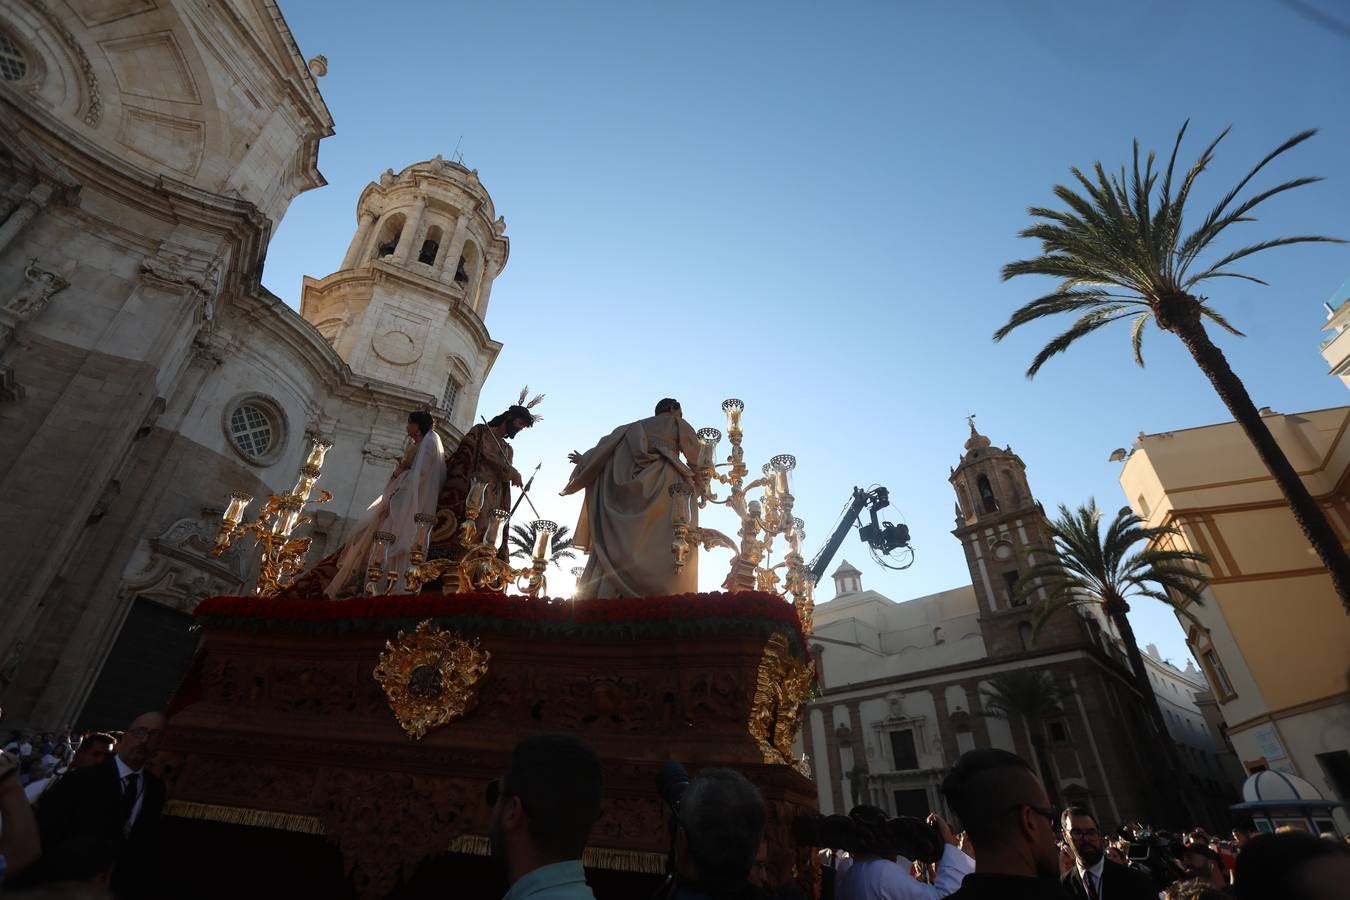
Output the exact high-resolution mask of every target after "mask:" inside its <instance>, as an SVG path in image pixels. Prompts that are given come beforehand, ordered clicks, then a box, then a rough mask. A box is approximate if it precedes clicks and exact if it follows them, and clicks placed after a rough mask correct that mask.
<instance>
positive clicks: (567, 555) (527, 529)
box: [509, 522, 577, 569]
mask: <svg viewBox="0 0 1350 900" xmlns="http://www.w3.org/2000/svg"><path fill="white" fill-rule="evenodd" d="M570 532H571V529H569V528H568V527H567V526H566V525H559V526H558V530H557V531H555V532H554V533H553V555H552V556H550V557H549V560H550V561H551V562H552V563H553V564H554V565H555V566H557V567H558V568H560V569H561V568H562V561H563V560H564V559H576V555H577V554H576V551H574V550H573V549H572V539H571V538H570V537H568V534H569V533H570ZM538 536H539V529H537V528H536V527H535V525H534V523H533V522H531V523H530V524H529V525H512V526H511V536H510V538H509V544H510V547H511V557H510V558H511V559H515V558H516V557H518V556H523V557H525V558H526V559H529V558H530V557H532V556H534V542H535V539H536V538H537V537H538Z"/></svg>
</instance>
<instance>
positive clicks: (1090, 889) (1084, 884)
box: [1060, 806, 1158, 900]
mask: <svg viewBox="0 0 1350 900" xmlns="http://www.w3.org/2000/svg"><path fill="white" fill-rule="evenodd" d="M1060 821H1061V823H1062V825H1063V829H1064V837H1065V838H1067V839H1068V840H1069V845H1070V846H1071V847H1072V848H1073V858H1074V864H1073V866H1072V867H1071V868H1070V869H1069V871H1067V872H1065V873H1064V875H1063V878H1062V880H1063V882H1064V884H1065V886H1066V887H1068V889H1069V890H1070V892H1072V894H1073V896H1075V897H1077V898H1078V900H1157V896H1158V892H1157V890H1156V889H1155V888H1154V887H1153V882H1152V880H1150V879H1149V877H1148V876H1147V875H1145V874H1143V873H1142V872H1136V871H1135V870H1134V869H1131V868H1129V867H1128V866H1122V865H1121V864H1120V863H1114V862H1111V860H1109V859H1107V858H1106V847H1105V844H1104V843H1103V841H1102V834H1101V830H1100V829H1099V828H1098V827H1097V819H1096V818H1095V817H1094V816H1093V815H1092V813H1090V812H1088V811H1087V810H1086V809H1084V808H1083V807H1081V806H1071V807H1069V808H1068V809H1066V810H1064V814H1063V815H1062V816H1061V817H1060Z"/></svg>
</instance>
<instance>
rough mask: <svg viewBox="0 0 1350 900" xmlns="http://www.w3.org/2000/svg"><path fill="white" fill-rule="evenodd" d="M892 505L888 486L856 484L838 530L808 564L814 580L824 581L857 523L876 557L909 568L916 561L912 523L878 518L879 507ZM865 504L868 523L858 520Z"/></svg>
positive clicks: (892, 566) (894, 566)
mask: <svg viewBox="0 0 1350 900" xmlns="http://www.w3.org/2000/svg"><path fill="white" fill-rule="evenodd" d="M890 505H891V492H890V491H888V490H886V489H885V488H884V487H881V486H879V485H873V486H872V487H870V488H868V489H867V490H863V489H862V488H857V487H855V488H854V489H853V498H852V499H851V500H849V502H848V504H847V505H846V506H845V507H844V514H843V515H842V516H840V518H839V524H838V525H837V526H835V529H834V533H833V534H831V535H830V539H829V540H828V541H826V542H825V546H824V547H821V548H820V552H819V553H817V554H816V555H815V556H814V557H813V558H812V559H811V562H810V564H809V565H808V566H807V568H808V569H809V570H810V572H811V581H812V582H814V583H819V582H820V579H821V577H822V576H823V575H824V574H825V569H826V567H828V566H829V564H830V560H832V559H834V555H835V554H836V553H838V552H839V548H840V547H841V546H843V544H844V536H845V535H847V534H848V530H849V529H850V528H853V527H855V526H856V527H857V528H858V537H860V538H862V541H863V543H864V544H866V545H867V546H868V548H869V549H870V550H871V551H872V559H874V560H876V562H877V563H878V564H879V565H882V566H885V567H886V568H888V569H895V570H901V569H908V568H909V567H910V566H912V565H914V548H913V547H911V546H910V545H909V528H908V526H906V525H903V524H901V525H896V524H894V523H891V522H881V521H878V520H877V511H878V510H881V509H885V508H886V507H888V506H890ZM863 507H866V508H867V511H868V513H870V515H871V519H872V521H871V522H870V523H869V524H867V525H860V524H859V521H858V517H859V516H860V515H861V513H862V511H863ZM896 551H903V552H902V553H897V552H896ZM902 561H903V562H902Z"/></svg>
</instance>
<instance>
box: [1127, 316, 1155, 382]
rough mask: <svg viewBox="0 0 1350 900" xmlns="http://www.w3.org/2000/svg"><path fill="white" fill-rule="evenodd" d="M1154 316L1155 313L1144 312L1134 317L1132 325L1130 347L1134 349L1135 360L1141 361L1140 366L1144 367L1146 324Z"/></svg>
mask: <svg viewBox="0 0 1350 900" xmlns="http://www.w3.org/2000/svg"><path fill="white" fill-rule="evenodd" d="M1151 318H1153V313H1151V312H1142V313H1140V314H1139V315H1137V316H1135V317H1134V322H1133V323H1132V324H1131V325H1130V349H1131V350H1133V351H1134V361H1135V362H1137V363H1139V368H1141V369H1142V368H1143V367H1144V326H1146V325H1148V320H1149V319H1151Z"/></svg>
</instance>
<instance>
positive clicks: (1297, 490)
mask: <svg viewBox="0 0 1350 900" xmlns="http://www.w3.org/2000/svg"><path fill="white" fill-rule="evenodd" d="M1160 324H1161V323H1160ZM1169 330H1171V331H1172V332H1173V333H1174V334H1176V335H1177V337H1179V338H1181V342H1182V343H1183V344H1185V345H1186V349H1187V350H1189V351H1190V352H1191V356H1192V357H1194V359H1195V363H1196V365H1198V366H1199V367H1200V371H1202V372H1204V373H1205V377H1206V378H1208V379H1209V381H1210V384H1212V385H1214V390H1215V391H1217V392H1218V394H1219V398H1220V399H1221V400H1223V403H1224V406H1227V407H1228V411H1229V412H1231V413H1232V414H1233V418H1234V419H1236V420H1237V423H1238V424H1239V425H1240V426H1242V430H1243V431H1244V432H1246V434H1247V438H1248V439H1249V440H1250V441H1251V442H1252V446H1253V447H1255V448H1256V454H1257V455H1258V456H1259V457H1261V462H1263V463H1265V466H1266V468H1267V469H1269V470H1270V474H1271V477H1273V478H1274V479H1275V483H1276V484H1277V485H1279V487H1280V492H1281V493H1283V494H1284V498H1285V500H1286V501H1287V502H1288V503H1289V509H1290V510H1291V511H1292V512H1293V514H1294V520H1295V521H1297V522H1298V527H1299V528H1300V529H1302V531H1303V534H1304V536H1305V537H1306V538H1307V539H1308V543H1310V544H1312V547H1313V549H1314V550H1315V551H1317V555H1318V556H1319V557H1320V558H1321V560H1322V564H1323V565H1324V566H1326V567H1327V572H1328V573H1329V574H1330V575H1331V585H1332V587H1333V588H1335V590H1336V593H1337V595H1339V596H1340V598H1341V605H1342V606H1344V607H1345V611H1346V612H1347V613H1350V555H1347V554H1346V552H1345V545H1344V544H1342V543H1341V539H1340V538H1339V537H1338V536H1337V534H1336V532H1335V530H1334V529H1332V527H1331V523H1330V522H1328V521H1327V517H1326V514H1325V513H1324V512H1323V511H1322V508H1321V507H1319V506H1318V505H1317V501H1316V500H1314V499H1313V496H1312V494H1311V493H1310V492H1309V491H1308V487H1307V485H1305V484H1304V483H1303V479H1302V478H1300V477H1299V475H1298V472H1296V471H1294V467H1293V466H1292V465H1291V464H1290V462H1289V458H1288V457H1286V456H1285V455H1284V451H1283V450H1281V449H1280V445H1279V444H1278V443H1276V441H1275V436H1274V435H1272V434H1271V433H1270V429H1269V428H1267V427H1266V423H1265V422H1264V421H1262V420H1261V414H1260V413H1259V412H1258V411H1257V409H1256V404H1255V403H1253V402H1252V398H1251V397H1250V396H1249V395H1248V394H1247V388H1246V387H1245V386H1244V385H1243V383H1242V380H1241V379H1239V378H1238V377H1237V375H1236V374H1234V372H1233V369H1232V367H1230V366H1229V365H1228V359H1227V358H1226V357H1225V356H1224V355H1223V351H1222V350H1220V349H1219V348H1218V347H1217V346H1215V345H1214V342H1213V341H1211V340H1210V339H1209V335H1208V334H1206V333H1205V326H1204V325H1203V324H1202V323H1201V322H1200V319H1199V317H1198V316H1196V317H1194V318H1192V317H1190V316H1187V317H1185V319H1183V320H1182V321H1180V322H1178V323H1176V324H1175V325H1174V326H1173V327H1171V328H1170V329H1169Z"/></svg>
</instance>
